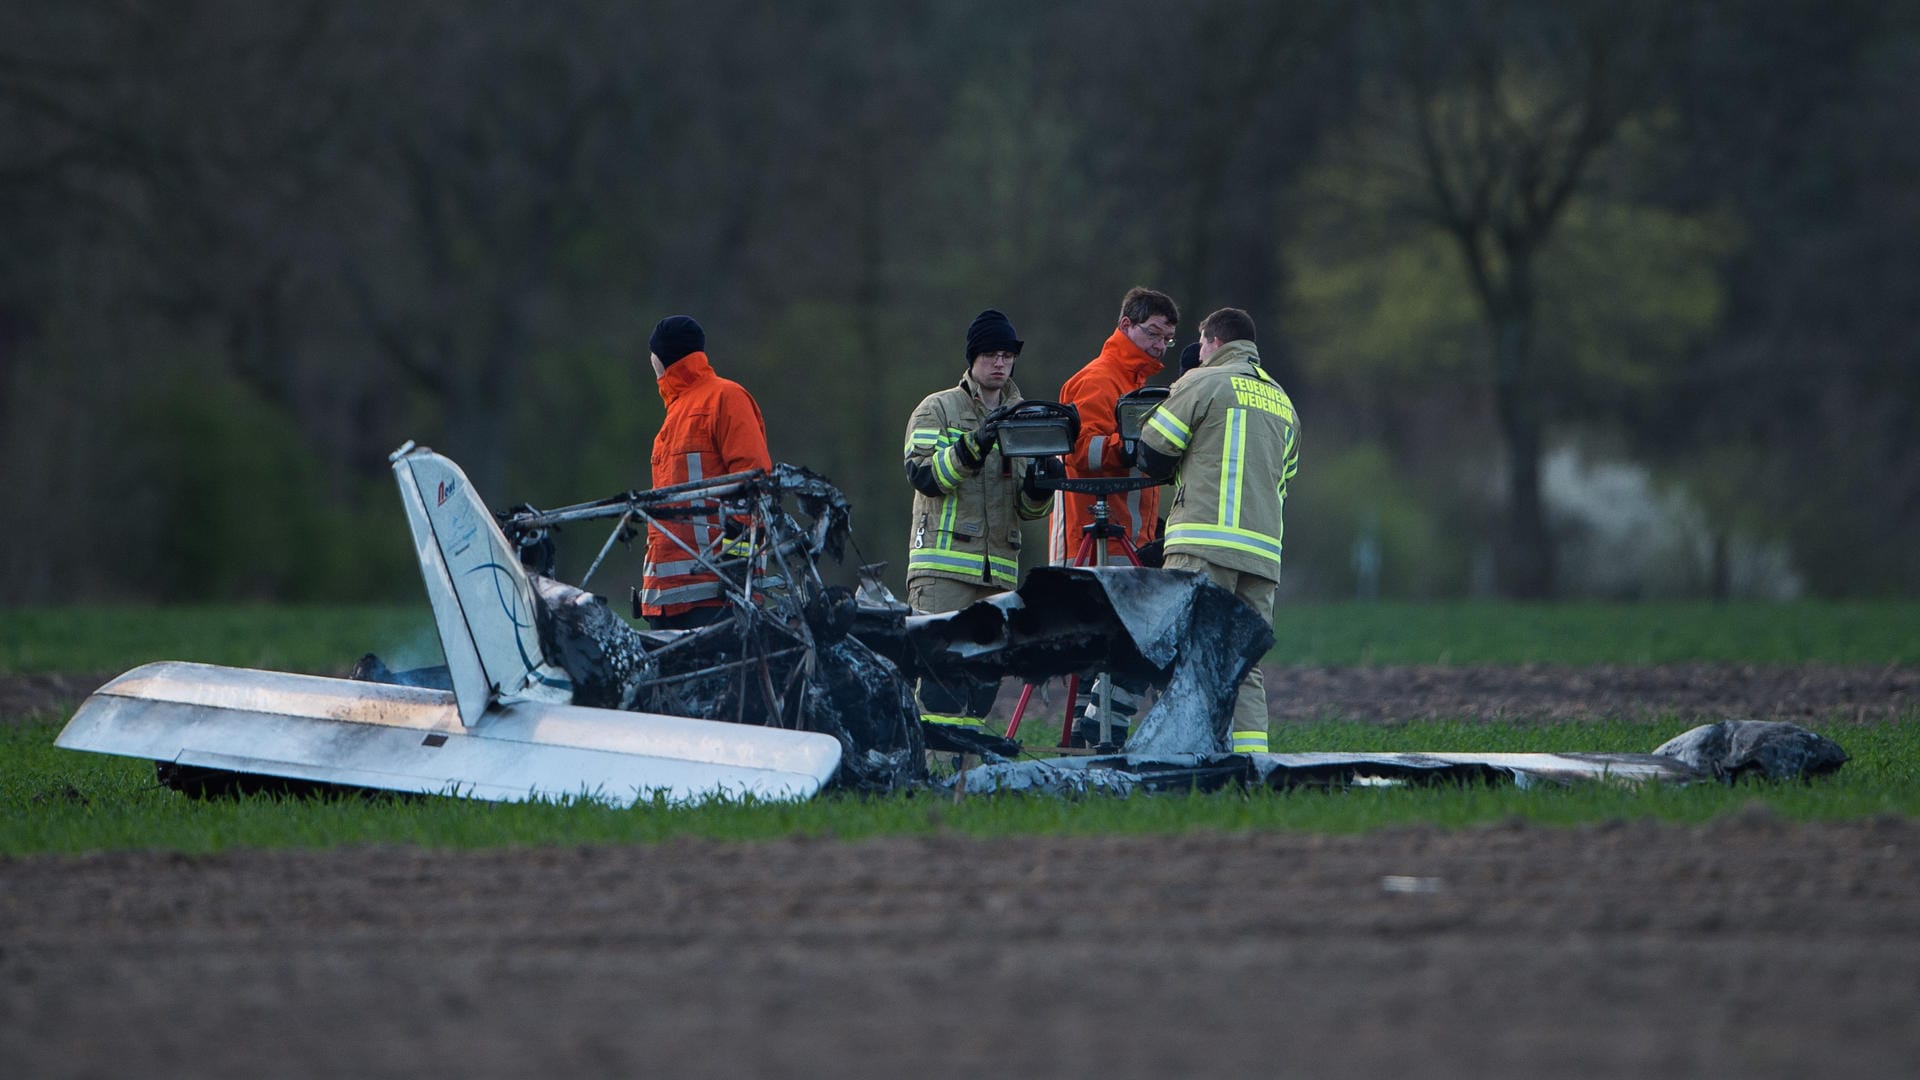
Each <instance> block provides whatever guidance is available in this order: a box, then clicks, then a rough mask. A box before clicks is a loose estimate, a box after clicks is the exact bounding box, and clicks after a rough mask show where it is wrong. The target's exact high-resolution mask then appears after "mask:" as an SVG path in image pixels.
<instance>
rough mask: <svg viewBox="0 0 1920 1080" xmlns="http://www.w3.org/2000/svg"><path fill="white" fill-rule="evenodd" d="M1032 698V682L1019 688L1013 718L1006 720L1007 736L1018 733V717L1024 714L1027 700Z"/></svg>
mask: <svg viewBox="0 0 1920 1080" xmlns="http://www.w3.org/2000/svg"><path fill="white" fill-rule="evenodd" d="M1031 700H1033V684H1032V683H1028V684H1027V685H1025V686H1023V687H1021V688H1020V701H1019V703H1018V704H1016V705H1015V706H1014V707H1013V719H1011V720H1009V721H1007V738H1009V739H1011V738H1013V737H1014V736H1016V735H1018V734H1020V718H1021V717H1022V716H1025V715H1026V712H1027V702H1029V701H1031Z"/></svg>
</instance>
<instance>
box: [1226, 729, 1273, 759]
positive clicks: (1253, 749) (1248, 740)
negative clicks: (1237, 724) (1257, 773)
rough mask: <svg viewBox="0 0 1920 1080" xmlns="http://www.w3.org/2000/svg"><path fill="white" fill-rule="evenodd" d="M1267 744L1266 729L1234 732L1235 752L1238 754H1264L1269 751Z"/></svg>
mask: <svg viewBox="0 0 1920 1080" xmlns="http://www.w3.org/2000/svg"><path fill="white" fill-rule="evenodd" d="M1267 745H1268V744H1267V733H1266V732H1264V731H1236V732H1234V733H1233V752H1234V753H1236V754H1264V753H1266V752H1267Z"/></svg>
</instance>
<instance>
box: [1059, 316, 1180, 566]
mask: <svg viewBox="0 0 1920 1080" xmlns="http://www.w3.org/2000/svg"><path fill="white" fill-rule="evenodd" d="M1179 325H1180V308H1179V306H1178V305H1176V304H1175V303H1174V302H1173V298H1172V297H1170V296H1168V295H1167V294H1166V293H1163V292H1155V291H1154V290H1152V289H1148V288H1143V287H1140V286H1135V287H1134V288H1131V289H1128V290H1127V295H1126V296H1125V297H1124V298H1123V299H1122V300H1121V301H1120V322H1119V325H1117V326H1116V327H1115V328H1114V331H1113V333H1112V334H1111V335H1109V336H1108V338H1107V340H1106V343H1105V344H1104V345H1102V346H1101V347H1100V355H1099V356H1096V357H1094V358H1093V359H1092V360H1091V361H1089V362H1088V364H1087V366H1086V367H1083V368H1081V369H1080V370H1079V371H1077V372H1075V373H1074V376H1073V378H1071V379H1068V380H1067V383H1066V385H1065V386H1062V387H1061V388H1060V401H1061V403H1062V404H1066V405H1073V406H1075V407H1077V408H1078V409H1079V410H1080V438H1079V439H1077V440H1076V441H1075V442H1074V444H1073V452H1072V453H1071V454H1068V455H1067V460H1066V466H1067V476H1068V477H1070V478H1075V477H1093V476H1115V477H1117V476H1139V475H1141V474H1140V473H1139V472H1138V471H1137V470H1136V469H1134V467H1133V463H1132V462H1131V461H1128V460H1127V457H1126V453H1125V450H1124V449H1123V448H1122V447H1121V445H1120V430H1119V425H1118V423H1117V422H1116V421H1115V420H1114V416H1113V408H1114V405H1115V404H1116V403H1117V402H1118V401H1119V400H1120V397H1121V395H1123V394H1130V393H1132V392H1133V391H1135V390H1138V389H1140V388H1141V387H1143V386H1145V385H1147V380H1148V379H1150V378H1152V377H1153V376H1154V375H1157V374H1159V372H1160V367H1161V364H1160V358H1161V357H1162V356H1165V355H1166V352H1167V346H1168V345H1170V344H1172V343H1173V332H1174V329H1175V328H1176V327H1178V326H1179ZM1093 501H1094V496H1092V495H1082V494H1079V493H1078V492H1072V491H1063V492H1061V493H1060V498H1058V499H1056V500H1054V504H1053V517H1052V518H1051V520H1050V522H1049V528H1048V530H1047V534H1048V544H1047V561H1049V562H1051V563H1053V564H1054V565H1056V566H1057V565H1060V564H1062V563H1067V562H1071V561H1073V556H1074V553H1075V552H1077V551H1079V550H1080V537H1081V535H1082V533H1083V530H1085V529H1086V527H1087V526H1089V525H1091V524H1093ZM1159 511H1160V493H1159V491H1157V490H1155V489H1154V488H1147V489H1146V490H1144V491H1129V492H1127V493H1126V494H1125V495H1119V496H1113V497H1111V498H1109V499H1108V500H1107V519H1108V521H1109V522H1110V523H1112V524H1114V525H1117V526H1119V527H1120V528H1121V529H1124V530H1125V531H1126V533H1127V537H1128V538H1129V539H1131V540H1132V541H1133V544H1134V546H1135V547H1145V546H1146V545H1147V544H1148V543H1150V542H1151V541H1152V540H1153V539H1154V538H1155V537H1156V536H1158V535H1159V532H1160V530H1159ZM1105 561H1106V562H1107V563H1108V564H1109V565H1112V564H1115V563H1124V562H1126V561H1127V560H1126V555H1124V554H1123V553H1122V552H1121V549H1120V547H1119V545H1118V544H1116V543H1114V542H1113V541H1111V540H1109V541H1107V552H1106V560H1105Z"/></svg>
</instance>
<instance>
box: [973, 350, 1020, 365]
mask: <svg viewBox="0 0 1920 1080" xmlns="http://www.w3.org/2000/svg"><path fill="white" fill-rule="evenodd" d="M973 358H974V359H975V360H985V361H987V362H988V363H998V362H1002V361H1004V362H1006V363H1009V364H1011V363H1013V362H1014V361H1015V360H1018V359H1020V354H1019V353H1013V352H983V353H975V354H974V357H973Z"/></svg>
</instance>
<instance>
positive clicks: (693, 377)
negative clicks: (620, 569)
mask: <svg viewBox="0 0 1920 1080" xmlns="http://www.w3.org/2000/svg"><path fill="white" fill-rule="evenodd" d="M659 386H660V398H661V400H663V401H665V402H666V403H667V418H666V421H665V422H664V423H662V424H661V425H660V433H659V434H658V435H655V436H654V437H653V486H654V487H657V488H658V487H670V486H672V485H674V484H683V483H686V482H687V481H689V480H703V479H707V478H710V477H715V476H725V475H726V474H728V473H736V472H746V471H747V470H749V469H771V468H773V458H772V457H771V456H770V455H769V454H768V453H767V422H766V420H765V419H764V418H763V417H762V416H761V415H760V406H759V405H758V404H757V403H756V402H755V401H754V400H753V395H752V394H749V393H747V391H746V388H745V387H743V386H741V385H740V384H739V383H737V382H734V381H733V380H731V379H723V378H721V377H720V376H718V375H716V374H714V372H713V365H712V364H710V363H708V362H707V354H706V353H703V352H697V353H688V354H687V355H686V356H684V357H681V358H680V359H679V360H677V361H675V362H674V363H673V364H671V365H669V366H668V368H667V373H666V374H665V375H662V376H661V377H660V382H659ZM669 531H670V532H672V533H673V535H675V536H677V537H679V538H680V540H681V542H683V543H685V544H687V545H688V546H689V547H691V548H693V549H694V550H695V551H698V552H700V553H701V554H702V555H704V556H706V558H707V559H708V560H709V561H712V562H717V561H719V558H720V549H721V545H722V544H723V543H724V538H723V528H722V523H721V521H720V513H719V509H718V507H715V508H714V511H713V513H712V514H710V515H708V516H706V517H694V518H680V519H677V520H673V521H655V522H653V523H652V525H651V526H649V527H648V529H647V568H646V573H645V576H644V577H643V578H642V580H641V583H640V610H641V613H642V614H645V615H678V614H681V613H682V612H685V611H687V610H688V609H690V608H696V607H715V606H718V605H719V603H720V596H721V588H720V579H718V578H716V577H715V576H714V575H713V574H711V573H709V572H708V571H707V570H705V569H704V568H702V567H701V566H700V564H699V563H698V562H696V561H694V559H693V558H692V557H691V556H689V555H688V554H687V553H686V552H685V551H684V550H682V549H681V548H680V546H679V545H678V544H675V543H674V542H673V541H672V540H669V539H668V538H667V536H666V532H669Z"/></svg>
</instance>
